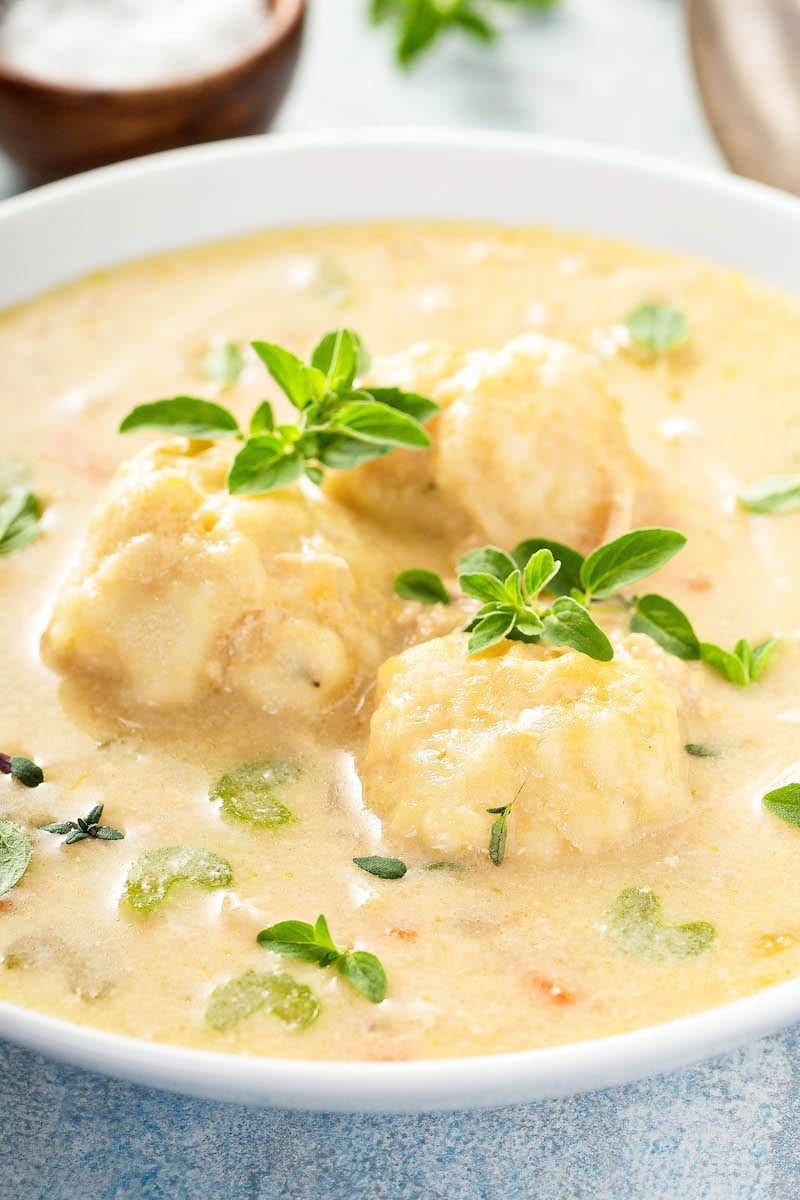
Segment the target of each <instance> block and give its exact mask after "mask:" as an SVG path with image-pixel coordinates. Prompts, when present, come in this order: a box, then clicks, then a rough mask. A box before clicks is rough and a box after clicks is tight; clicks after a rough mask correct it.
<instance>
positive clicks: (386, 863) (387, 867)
mask: <svg viewBox="0 0 800 1200" xmlns="http://www.w3.org/2000/svg"><path fill="white" fill-rule="evenodd" d="M353 862H354V863H355V865H356V866H357V867H358V868H359V869H360V870H362V871H366V872H367V874H368V875H376V876H377V877H378V879H402V878H403V876H404V875H405V873H406V871H407V870H408V868H407V867H406V864H405V863H404V862H403V860H402V859H401V858H381V857H380V856H379V855H377V854H369V855H367V856H366V857H365V858H354V859H353Z"/></svg>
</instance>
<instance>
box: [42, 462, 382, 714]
mask: <svg viewBox="0 0 800 1200" xmlns="http://www.w3.org/2000/svg"><path fill="white" fill-rule="evenodd" d="M232 453H233V449H232V447H229V446H223V445H219V446H215V447H213V448H211V449H205V450H202V451H200V452H197V451H196V450H194V449H193V448H192V447H191V446H190V445H189V444H188V443H186V442H184V441H175V442H169V443H163V444H160V445H157V446H155V447H151V448H148V449H146V450H145V451H143V452H142V453H141V454H139V455H137V456H136V457H135V458H133V459H131V460H130V461H129V462H127V463H126V464H124V465H123V466H122V467H121V469H120V471H119V472H118V474H117V476H116V478H115V480H114V482H113V483H112V485H111V489H110V492H109V494H108V496H107V498H106V500H105V501H104V502H103V504H102V505H101V508H100V510H99V511H98V512H97V514H96V515H95V517H94V519H93V521H92V524H91V526H90V529H89V533H88V537H87V541H86V545H85V548H84V551H83V554H82V556H81V559H80V561H79V562H78V564H77V566H76V568H75V570H74V572H73V574H72V577H71V578H70V579H69V580H68V582H67V583H66V585H65V587H64V589H63V591H62V593H61V595H60V597H59V598H58V601H57V603H56V606H55V610H54V612H53V615H52V617H51V619H50V623H49V625H48V628H47V630H46V633H45V635H44V639H43V653H44V657H45V660H46V661H47V662H48V663H49V664H50V665H51V666H53V667H55V669H57V670H58V671H61V672H62V673H64V674H65V675H80V676H84V677H86V676H88V677H93V678H96V679H100V680H103V681H106V680H107V681H108V682H109V683H110V684H111V686H112V689H113V691H114V694H115V695H116V697H117V698H118V700H119V701H120V702H121V704H122V706H123V707H125V706H130V705H135V706H155V707H156V708H160V707H163V706H170V705H188V704H191V703H193V702H194V701H196V700H198V699H199V698H201V697H202V695H203V693H204V692H205V691H206V690H208V689H210V688H218V689H223V690H225V691H229V692H232V693H235V694H238V695H240V696H242V697H244V698H245V699H246V700H247V701H249V702H250V703H252V704H253V705H256V706H258V707H260V708H262V709H264V710H265V711H268V712H278V711H284V710H285V711H290V712H295V713H298V714H314V713H318V712H321V711H323V710H324V709H326V708H327V707H329V706H330V705H332V704H334V703H335V702H336V701H337V700H339V699H340V698H341V697H342V696H343V695H344V694H346V693H347V692H348V691H349V690H350V689H351V688H353V687H354V686H355V685H356V683H357V682H359V681H360V680H362V679H366V678H367V677H368V676H370V675H371V674H373V673H374V671H375V669H376V668H377V665H378V663H379V662H380V660H381V658H382V657H383V656H384V655H385V653H386V652H387V649H386V647H385V646H384V644H383V642H382V640H381V638H382V636H383V631H384V630H385V629H387V628H388V626H389V625H390V621H389V619H388V617H387V611H386V610H387V605H388V604H389V603H391V593H390V586H389V583H388V580H389V579H390V578H391V573H390V572H389V570H388V568H387V567H386V566H385V564H384V565H382V564H381V560H380V556H379V555H377V554H376V552H375V551H374V549H372V548H371V547H370V546H368V545H367V544H366V543H365V542H364V541H363V540H362V539H361V538H360V536H359V534H358V531H357V529H356V527H355V525H354V523H353V520H352V518H351V517H350V516H349V514H348V513H347V512H346V511H345V510H342V509H339V508H338V507H337V506H336V505H335V504H334V503H332V502H331V501H330V500H328V499H326V498H325V497H324V496H323V495H322V494H321V493H320V492H319V491H318V489H316V488H314V487H312V486H311V485H309V486H307V487H306V486H305V485H304V484H300V485H297V486H295V487H291V488H286V489H283V490H281V491H279V492H275V493H270V494H269V495H266V496H260V497H238V496H231V495H229V494H228V492H227V490H226V486H225V479H226V475H227V470H228V467H229V465H230V458H231V455H232ZM373 631H378V632H373Z"/></svg>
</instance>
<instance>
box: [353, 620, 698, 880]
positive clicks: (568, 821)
mask: <svg viewBox="0 0 800 1200" xmlns="http://www.w3.org/2000/svg"><path fill="white" fill-rule="evenodd" d="M683 742H684V738H683V737H682V735H681V728H680V723H679V718H678V713H677V709H676V705H675V702H674V700H673V699H672V697H671V696H670V695H669V693H668V691H667V690H666V688H665V687H664V685H663V684H662V683H661V681H660V680H659V678H658V674H657V672H656V670H655V669H654V667H653V666H651V665H650V664H649V663H647V662H644V661H640V660H637V659H635V658H632V657H631V656H630V655H628V654H627V653H626V652H625V651H624V650H622V651H618V652H617V655H616V657H615V658H614V660H613V661H612V662H609V663H600V662H595V661H594V660H593V659H591V658H587V657H586V656H585V655H582V654H579V653H577V652H576V651H573V650H557V649H551V648H548V647H543V646H539V645H525V644H522V643H519V642H514V643H510V642H506V643H502V644H501V645H499V646H497V647H495V648H493V649H492V650H491V651H488V652H486V653H484V654H481V655H475V656H470V655H469V654H468V653H467V638H466V637H465V636H464V635H463V634H460V633H455V634H450V635H448V636H446V637H442V638H437V639H435V640H433V641H430V642H426V643H423V644H421V645H418V646H414V647H413V648H412V649H410V650H406V651H404V652H403V653H402V654H400V655H398V656H396V657H395V658H392V659H389V660H388V662H386V663H385V664H384V665H383V667H382V668H381V671H380V674H379V677H378V695H377V703H376V708H375V712H374V714H373V717H372V723H371V727H370V739H369V745H368V748H367V753H366V757H365V762H364V764H363V779H364V791H365V799H366V803H367V805H368V806H369V807H370V808H371V809H373V810H374V811H375V812H376V813H377V814H378V815H379V816H380V817H382V818H383V819H384V821H385V822H386V824H387V828H388V831H389V833H390V835H391V837H392V838H393V839H394V845H395V846H396V847H397V848H398V850H399V849H400V847H401V844H402V840H403V839H409V840H410V841H411V842H413V843H415V844H416V846H417V847H418V848H419V850H421V851H423V852H429V853H435V854H444V855H451V854H459V853H462V852H465V851H486V849H487V847H488V843H489V832H490V827H491V823H492V821H493V820H494V817H493V816H492V815H491V814H489V813H488V812H487V809H490V808H498V807H500V806H502V805H506V804H508V803H509V801H511V800H512V799H513V798H514V797H515V796H516V797H517V798H516V800H515V802H514V806H513V813H512V816H511V818H510V824H509V828H510V837H509V849H508V853H509V855H511V854H515V855H528V856H530V857H531V858H534V859H538V860H546V859H549V858H552V857H554V856H556V855H558V854H559V853H561V852H563V851H565V850H567V849H570V848H571V849H572V850H573V851H578V852H580V853H581V854H586V855H595V854H600V853H602V852H604V851H607V850H610V849H612V848H613V847H617V846H623V845H625V844H627V843H630V842H634V841H636V840H637V839H639V838H641V837H643V836H644V835H646V834H648V833H651V832H653V831H654V830H657V829H659V828H660V827H662V826H665V825H667V824H669V823H671V822H674V821H677V820H679V819H680V818H682V817H683V816H685V815H686V814H687V813H688V811H689V809H690V807H691V804H692V798H691V793H690V790H689V782H688V767H687V756H686V754H685V752H684V749H683Z"/></svg>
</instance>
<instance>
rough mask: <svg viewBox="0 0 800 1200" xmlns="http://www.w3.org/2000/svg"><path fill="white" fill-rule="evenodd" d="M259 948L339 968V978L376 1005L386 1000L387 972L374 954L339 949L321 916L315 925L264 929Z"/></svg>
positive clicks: (300, 923) (283, 923)
mask: <svg viewBox="0 0 800 1200" xmlns="http://www.w3.org/2000/svg"><path fill="white" fill-rule="evenodd" d="M256 940H257V941H258V944H259V946H263V947H264V949H266V950H272V951H273V953H275V954H282V955H285V957H287V958H296V959H299V961H300V962H312V963H316V964H317V966H318V967H319V968H320V969H323V968H324V967H335V968H336V970H337V971H338V972H339V974H340V975H341V976H342V977H343V978H344V979H346V980H347V982H348V983H350V984H352V985H353V987H354V988H356V990H357V991H359V992H361V994H362V995H363V996H366V998H367V999H368V1000H370V1001H371V1002H372V1003H373V1004H380V1003H381V1001H382V1000H385V999H386V993H387V991H388V983H387V979H386V972H385V971H384V969H383V966H382V964H381V963H380V961H379V960H378V959H377V958H376V957H375V955H374V954H370V953H369V952H368V951H367V950H348V949H342V947H341V946H337V945H336V943H335V942H334V941H333V939H332V938H331V935H330V930H329V929H328V922H327V921H326V920H325V918H324V917H323V916H322V914H320V916H318V917H317V919H316V922H315V923H314V924H313V925H311V924H309V923H308V922H307V921H279V922H278V924H277V925H270V927H269V928H268V929H262V930H261V933H259V935H258V937H257V939H256Z"/></svg>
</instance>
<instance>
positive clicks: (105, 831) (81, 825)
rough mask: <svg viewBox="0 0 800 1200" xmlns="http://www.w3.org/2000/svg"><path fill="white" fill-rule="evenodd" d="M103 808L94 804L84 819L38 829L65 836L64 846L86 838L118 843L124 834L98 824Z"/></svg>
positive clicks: (61, 822)
mask: <svg viewBox="0 0 800 1200" xmlns="http://www.w3.org/2000/svg"><path fill="white" fill-rule="evenodd" d="M103 807H104V806H103V805H102V804H96V805H95V806H94V808H93V809H92V810H91V812H89V813H88V814H87V816H85V817H78V818H77V820H75V821H55V822H53V824H51V825H40V826H39V828H40V829H43V830H44V832H45V833H57V834H60V835H61V836H63V835H64V834H66V837H65V839H64V845H65V846H71V845H72V843H73V842H82V841H85V839H86V838H96V839H97V840H98V841H99V842H119V841H121V839H122V838H124V837H125V834H124V833H122V832H121V831H120V830H119V829H114V828H113V827H112V826H111V825H101V824H100V818H101V817H102V815H103Z"/></svg>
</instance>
